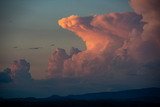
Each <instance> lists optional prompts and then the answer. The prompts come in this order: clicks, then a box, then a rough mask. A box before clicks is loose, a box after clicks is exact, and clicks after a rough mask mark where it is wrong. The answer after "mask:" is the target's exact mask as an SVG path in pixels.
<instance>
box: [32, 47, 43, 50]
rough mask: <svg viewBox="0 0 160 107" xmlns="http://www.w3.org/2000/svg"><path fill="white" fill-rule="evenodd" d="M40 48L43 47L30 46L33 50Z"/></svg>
mask: <svg viewBox="0 0 160 107" xmlns="http://www.w3.org/2000/svg"><path fill="white" fill-rule="evenodd" d="M40 48H42V47H32V48H29V49H31V50H37V49H40Z"/></svg>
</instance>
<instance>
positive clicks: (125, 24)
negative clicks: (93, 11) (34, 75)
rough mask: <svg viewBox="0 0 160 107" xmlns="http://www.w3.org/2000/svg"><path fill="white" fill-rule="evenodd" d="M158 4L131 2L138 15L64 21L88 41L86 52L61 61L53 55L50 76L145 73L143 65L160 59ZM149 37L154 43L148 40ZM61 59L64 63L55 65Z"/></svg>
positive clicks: (62, 22) (146, 0)
mask: <svg viewBox="0 0 160 107" xmlns="http://www.w3.org/2000/svg"><path fill="white" fill-rule="evenodd" d="M156 1H158V0H155V1H154V2H153V3H151V2H152V1H151V0H139V1H136V0H131V2H130V4H131V6H132V7H133V9H134V10H135V12H125V13H109V14H103V15H94V16H89V17H80V16H77V15H71V16H69V17H67V18H62V19H60V20H59V21H58V24H59V25H60V26H61V27H62V28H64V29H68V30H70V31H72V32H74V33H75V34H76V35H77V36H79V37H80V38H81V39H82V40H83V41H84V43H85V45H86V50H84V51H80V52H78V53H77V54H74V55H67V54H66V53H65V52H64V53H65V54H64V55H62V56H61V57H60V56H59V55H58V56H57V55H52V56H51V58H50V60H49V70H48V72H49V73H52V76H53V77H54V74H56V73H57V72H59V76H64V77H65V76H85V75H90V74H94V75H100V74H102V75H108V74H113V75H117V74H118V73H119V74H120V75H121V74H136V75H137V74H141V73H142V72H145V71H143V70H144V69H143V67H144V66H143V65H145V64H146V63H149V62H154V61H155V59H157V60H158V58H159V57H160V54H159V53H160V51H159V50H160V47H159V44H158V43H159V37H158V35H159V34H160V33H159V30H158V26H159V25H160V24H159V15H156V14H158V12H160V11H159V7H154V5H155V4H156ZM142 3H143V4H142ZM155 8H158V9H157V10H155ZM148 9H149V10H148ZM146 11H147V12H146ZM153 11H154V12H153ZM151 17H153V18H151ZM157 17H158V18H157ZM156 22H157V23H156ZM147 32H148V33H147ZM147 37H151V38H152V37H154V39H147V40H146V39H144V38H147ZM63 51H64V50H63ZM54 53H55V52H54ZM146 53H147V54H146ZM68 56H70V57H68ZM59 57H60V58H59ZM57 58H59V59H60V60H56V61H53V60H54V59H57ZM51 60H52V61H51ZM55 62H56V64H58V65H59V63H60V66H56V64H55ZM131 65H132V66H131ZM57 67H58V68H57ZM50 68H52V69H53V68H56V69H55V70H50ZM145 70H146V69H145ZM140 72H141V73H140ZM122 77H123V76H122Z"/></svg>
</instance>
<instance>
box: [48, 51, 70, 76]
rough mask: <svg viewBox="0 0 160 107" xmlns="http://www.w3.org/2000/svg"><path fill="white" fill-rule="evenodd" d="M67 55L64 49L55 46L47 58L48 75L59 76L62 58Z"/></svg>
mask: <svg viewBox="0 0 160 107" xmlns="http://www.w3.org/2000/svg"><path fill="white" fill-rule="evenodd" d="M68 57H69V56H68V55H67V53H66V51H65V50H64V49H61V48H57V49H56V50H55V51H54V52H53V54H52V55H51V57H50V58H49V60H48V70H47V75H48V77H53V76H55V77H57V76H60V75H61V73H62V69H63V63H64V60H66V59H67V58H68Z"/></svg>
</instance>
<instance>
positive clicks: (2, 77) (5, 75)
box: [0, 68, 12, 83]
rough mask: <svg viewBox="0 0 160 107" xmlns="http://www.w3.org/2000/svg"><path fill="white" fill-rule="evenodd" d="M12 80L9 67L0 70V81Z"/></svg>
mask: <svg viewBox="0 0 160 107" xmlns="http://www.w3.org/2000/svg"><path fill="white" fill-rule="evenodd" d="M11 81H12V74H11V69H9V68H6V69H4V70H3V71H1V72H0V83H9V82H11Z"/></svg>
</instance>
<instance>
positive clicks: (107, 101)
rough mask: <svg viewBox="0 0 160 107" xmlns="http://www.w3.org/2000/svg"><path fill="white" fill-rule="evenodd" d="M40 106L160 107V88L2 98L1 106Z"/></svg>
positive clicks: (0, 100)
mask: <svg viewBox="0 0 160 107" xmlns="http://www.w3.org/2000/svg"><path fill="white" fill-rule="evenodd" d="M1 105H3V106H4V105H5V106H10V105H12V106H16V107H19V106H23V107H30V106H39V107H47V106H53V107H71V106H72V107H102V106H107V107H117V106H118V107H119V106H123V107H146V106H150V107H160V88H145V89H133V90H126V91H118V92H100V93H88V94H82V95H68V96H58V95H53V96H50V97H48V98H34V97H28V98H12V99H2V98H1V99H0V106H1Z"/></svg>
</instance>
